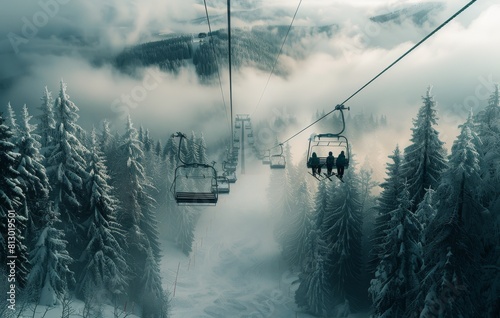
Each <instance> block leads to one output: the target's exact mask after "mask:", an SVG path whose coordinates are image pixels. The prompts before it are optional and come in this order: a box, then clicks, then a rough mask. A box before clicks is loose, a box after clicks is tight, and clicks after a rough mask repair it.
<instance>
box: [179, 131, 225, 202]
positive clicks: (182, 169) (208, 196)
mask: <svg viewBox="0 0 500 318" xmlns="http://www.w3.org/2000/svg"><path fill="white" fill-rule="evenodd" d="M175 136H176V137H180V141H179V151H178V158H179V161H180V162H181V163H182V164H181V165H179V166H177V168H176V169H175V177H174V181H173V183H172V187H171V189H173V190H172V193H173V195H174V199H175V201H176V202H177V204H178V205H216V204H217V200H218V198H219V196H218V192H219V191H218V183H217V170H215V168H214V167H213V165H208V164H205V163H196V162H190V163H186V162H184V161H183V160H182V157H181V147H182V139H184V138H186V136H185V135H184V134H182V133H177V134H176V135H175Z"/></svg>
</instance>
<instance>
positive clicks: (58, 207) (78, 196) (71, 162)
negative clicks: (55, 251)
mask: <svg viewBox="0 0 500 318" xmlns="http://www.w3.org/2000/svg"><path fill="white" fill-rule="evenodd" d="M60 85H61V87H60V91H59V96H58V97H57V99H56V101H55V103H54V115H55V120H56V129H55V132H54V136H53V137H54V138H53V141H52V146H51V147H50V149H49V150H48V152H47V154H48V155H47V157H46V158H47V166H46V168H47V175H48V177H49V182H50V185H51V187H52V191H51V194H50V198H51V201H52V202H53V204H54V205H53V208H54V211H55V212H56V214H58V215H60V218H61V221H62V224H63V231H64V233H65V235H66V238H67V240H68V242H69V246H68V251H69V253H70V255H71V256H72V257H73V258H77V257H78V256H79V255H80V253H81V251H82V249H83V246H82V243H83V236H84V233H81V231H79V229H81V227H80V225H81V222H82V221H83V220H85V219H86V218H87V217H88V215H87V213H85V211H83V209H82V201H83V200H84V198H85V195H86V194H85V193H84V191H83V190H84V189H83V181H84V180H85V179H86V178H87V177H88V175H87V172H86V171H85V167H86V162H85V157H86V155H87V153H88V149H87V148H86V147H85V146H84V145H83V143H82V142H81V141H80V139H79V138H78V137H77V136H78V135H81V131H82V128H81V127H80V126H79V125H78V124H77V120H78V117H79V116H78V114H77V112H78V107H77V106H76V105H75V104H74V103H73V102H72V101H71V100H70V99H69V96H68V94H67V93H66V83H64V82H63V81H62V80H61V83H60ZM75 265H77V264H75Z"/></svg>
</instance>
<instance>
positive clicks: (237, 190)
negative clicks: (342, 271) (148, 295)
mask: <svg viewBox="0 0 500 318" xmlns="http://www.w3.org/2000/svg"><path fill="white" fill-rule="evenodd" d="M268 180H269V179H268V175H265V174H264V175H256V174H245V175H240V176H239V180H238V181H237V182H236V183H235V184H234V185H232V186H231V193H230V194H229V195H225V196H220V198H219V203H218V204H217V206H216V207H213V208H208V209H206V210H205V211H204V212H203V214H202V216H201V218H200V220H199V222H198V226H197V228H196V232H195V243H194V246H193V252H192V253H191V254H190V256H189V257H186V256H184V255H183V254H182V253H181V252H179V251H178V250H176V249H175V248H174V247H173V246H172V245H171V243H165V246H164V249H163V250H164V251H165V259H164V262H163V265H162V275H163V277H164V282H165V284H166V286H165V287H167V289H168V290H169V291H170V293H171V297H172V302H171V305H172V306H171V308H172V310H171V314H172V317H174V318H177V317H182V318H184V317H188V318H189V317H192V318H202V317H203V318H211V317H242V318H243V317H246V318H250V317H252V318H257V317H276V318H280V317H283V318H290V317H311V316H309V315H307V314H305V313H301V312H297V308H296V306H295V304H294V300H293V296H294V290H295V288H296V287H295V286H292V282H293V281H294V280H295V279H296V276H293V275H291V274H290V272H288V271H287V270H286V267H285V264H283V262H282V261H281V260H280V251H279V247H278V245H277V244H276V243H275V241H274V238H273V233H272V232H273V215H272V214H271V213H270V212H269V209H268V207H267V196H266V188H267V186H268V183H269V181H268ZM177 269H179V272H178V275H177ZM176 277H177V282H176ZM174 290H175V295H174Z"/></svg>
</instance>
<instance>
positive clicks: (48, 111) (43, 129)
mask: <svg viewBox="0 0 500 318" xmlns="http://www.w3.org/2000/svg"><path fill="white" fill-rule="evenodd" d="M41 100H42V104H41V105H40V107H39V110H40V111H41V114H40V115H39V116H38V117H37V119H38V121H39V123H38V130H37V132H38V134H39V135H40V137H41V140H40V143H41V144H42V148H44V147H48V146H49V145H50V143H51V141H52V137H53V135H54V129H55V127H56V121H55V120H54V109H53V100H52V93H51V92H49V90H48V89H47V86H45V90H44V91H43V96H42V98H41Z"/></svg>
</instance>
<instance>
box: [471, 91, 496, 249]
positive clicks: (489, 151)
mask: <svg viewBox="0 0 500 318" xmlns="http://www.w3.org/2000/svg"><path fill="white" fill-rule="evenodd" d="M475 118H476V120H475V122H476V123H477V124H476V131H477V134H478V135H479V137H480V138H481V141H482V145H481V146H480V147H479V149H478V150H479V151H480V154H481V157H482V163H481V171H482V178H483V180H484V183H483V184H482V186H481V189H482V192H483V195H482V199H483V200H484V205H486V206H487V207H489V208H490V211H492V212H494V211H497V213H495V219H496V221H497V222H499V223H500V214H499V213H498V211H500V168H499V167H500V93H499V87H498V85H496V86H495V90H494V92H493V93H492V95H491V96H490V98H489V100H488V105H487V106H486V108H485V109H484V110H482V111H480V112H479V113H478V114H477V115H476V117H475ZM499 229H500V228H499ZM498 243H500V241H499V242H497V243H496V244H498Z"/></svg>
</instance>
